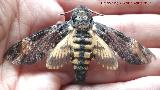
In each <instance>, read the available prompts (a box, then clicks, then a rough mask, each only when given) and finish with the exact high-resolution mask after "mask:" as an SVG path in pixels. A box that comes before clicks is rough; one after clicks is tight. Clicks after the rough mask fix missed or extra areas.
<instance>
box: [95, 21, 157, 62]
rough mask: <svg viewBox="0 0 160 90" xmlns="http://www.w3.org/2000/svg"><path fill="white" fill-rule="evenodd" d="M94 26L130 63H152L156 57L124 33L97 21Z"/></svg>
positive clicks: (99, 34) (98, 33)
mask: <svg viewBox="0 0 160 90" xmlns="http://www.w3.org/2000/svg"><path fill="white" fill-rule="evenodd" d="M94 26H95V28H96V29H95V32H96V33H97V35H98V36H100V37H101V38H102V39H103V40H104V42H105V43H107V44H108V45H109V47H111V48H112V49H113V50H114V51H115V52H117V54H118V55H119V56H120V57H121V58H123V59H124V60H125V61H127V62H128V63H130V64H146V63H150V62H151V59H152V58H155V56H154V54H153V53H152V52H151V51H150V50H149V49H147V48H145V47H144V46H142V45H141V44H140V43H139V42H137V41H136V40H134V39H132V38H130V37H127V36H125V35H124V34H123V33H121V32H119V31H117V30H115V29H113V28H109V27H106V26H105V25H102V24H100V23H95V25H94Z"/></svg>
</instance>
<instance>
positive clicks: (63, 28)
mask: <svg viewBox="0 0 160 90" xmlns="http://www.w3.org/2000/svg"><path fill="white" fill-rule="evenodd" d="M68 27H69V25H68V24H67V22H65V23H63V24H58V25H54V26H51V27H49V28H46V29H44V30H41V31H39V32H38V33H35V34H33V35H31V36H29V37H26V38H24V39H22V40H21V41H19V42H17V43H15V44H13V46H11V47H10V48H9V49H8V50H7V52H6V53H5V55H4V58H5V59H7V60H8V61H11V62H12V63H13V64H33V63H35V62H36V61H37V60H42V59H43V58H44V57H45V56H46V55H47V54H48V51H49V49H52V48H54V47H55V46H56V44H57V43H58V42H60V41H61V40H62V39H63V38H64V37H65V36H66V35H67V33H68Z"/></svg>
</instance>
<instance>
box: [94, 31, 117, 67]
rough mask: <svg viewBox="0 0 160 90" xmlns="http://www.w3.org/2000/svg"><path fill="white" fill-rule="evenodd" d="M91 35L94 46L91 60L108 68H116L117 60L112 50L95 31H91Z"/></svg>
mask: <svg viewBox="0 0 160 90" xmlns="http://www.w3.org/2000/svg"><path fill="white" fill-rule="evenodd" d="M92 36H93V42H92V43H93V46H94V48H93V54H94V59H93V60H95V61H96V62H97V63H99V64H101V65H102V66H103V67H104V68H107V69H108V70H116V69H117V68H118V61H117V59H116V55H115V53H114V51H113V50H112V49H111V48H110V47H109V46H108V45H107V44H106V43H105V42H104V41H103V40H102V39H101V38H100V37H99V36H98V35H97V34H96V33H93V34H92Z"/></svg>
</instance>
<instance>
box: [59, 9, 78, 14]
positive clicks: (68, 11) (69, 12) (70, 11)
mask: <svg viewBox="0 0 160 90" xmlns="http://www.w3.org/2000/svg"><path fill="white" fill-rule="evenodd" d="M74 10H75V9H72V10H70V11H67V12H64V13H61V14H59V15H66V14H68V13H70V12H73V11H74Z"/></svg>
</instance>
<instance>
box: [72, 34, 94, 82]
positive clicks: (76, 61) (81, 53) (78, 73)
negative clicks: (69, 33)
mask: <svg viewBox="0 0 160 90" xmlns="http://www.w3.org/2000/svg"><path fill="white" fill-rule="evenodd" d="M91 49H92V37H91V36H90V35H89V33H88V32H87V31H83V32H82V31H81V32H78V31H77V32H76V33H75V35H74V36H73V46H72V50H73V52H72V64H73V67H74V71H75V78H76V81H77V82H78V83H81V82H84V80H85V77H86V72H87V70H88V65H89V63H90V59H91V55H92V51H91Z"/></svg>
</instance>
